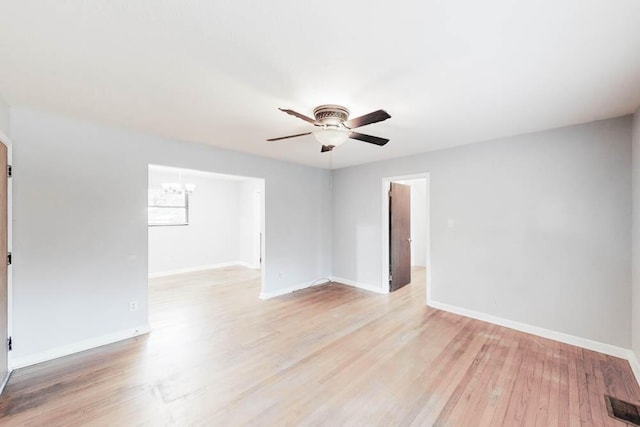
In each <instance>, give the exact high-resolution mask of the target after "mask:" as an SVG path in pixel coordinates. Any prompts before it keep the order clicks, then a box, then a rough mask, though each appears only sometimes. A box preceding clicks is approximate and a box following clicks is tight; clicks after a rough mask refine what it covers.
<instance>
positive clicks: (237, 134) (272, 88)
mask: <svg viewBox="0 0 640 427" xmlns="http://www.w3.org/2000/svg"><path fill="white" fill-rule="evenodd" d="M0 94H2V95H3V96H4V97H5V98H6V100H7V101H8V102H9V103H10V104H13V105H21V106H29V107H33V108H37V109H41V110H45V111H51V112H55V113H60V114H64V115H71V116H75V117H80V118H85V119H90V120H95V121H100V122H106V123H111V124H116V125H119V126H125V127H130V128H135V129H139V130H143V131H145V132H150V133H154V134H158V135H162V136H166V137H171V138H177V139H181V140H188V141H195V142H202V143H206V144H211V145H215V146H218V147H224V148H228V149H232V150H239V151H245V152H250V153H254V154H258V155H263V156H269V157H275V158H279V159H284V160H289V161H294V162H298V163H303V164H308V165H314V166H320V167H342V166H347V165H354V164H358V163H365V162H370V161H375V160H381V159H385V158H390V157H397V156H403V155H408V154H413V153H418V152H423V151H427V150H433V149H439V148H444V147H449V146H454V145H459V144H465V143H470V142H476V141H482V140H487V139H491V138H496V137H502V136H508V135H513V134H519V133H524V132H530V131H535V130H541V129H547V128H552V127H558V126H563V125H569V124H575V123H582V122H588V121H591V120H596V119H602V118H607V117H614V116H620V115H624V114H627V113H631V112H632V111H633V110H634V109H635V108H636V107H637V106H638V104H640V0H538V1H528V2H525V1H517V2H516V1H513V0H485V1H477V0H446V1H444V0H438V1H436V0H425V1H415V0H413V1H409V0H396V1H389V2H372V1H334V0H326V1H323V2H308V1H303V0H302V1H301V0H270V1H264V2H258V1H253V2H239V1H230V0H227V1H222V0H218V1H212V0H200V1H193V0H192V1H180V0H135V1H131V0H92V1H85V0H75V1H72V0H48V1H43V0H20V1H18V0H14V1H10V0H0ZM323 103H338V104H343V105H345V106H347V107H348V108H349V109H351V112H352V117H354V116H358V115H361V114H365V113H368V112H370V111H372V110H376V109H378V108H384V109H385V110H387V111H388V112H389V113H390V114H391V116H392V118H391V119H389V120H387V121H386V122H383V123H378V124H373V125H370V126H367V127H364V128H361V131H362V132H363V133H369V134H372V135H376V136H382V137H387V138H390V139H391V142H390V143H389V144H388V145H387V146H385V147H377V146H373V145H370V144H366V143H363V142H359V141H349V142H348V143H347V144H345V145H343V146H341V147H339V148H337V149H336V150H334V151H333V152H331V153H324V154H321V153H320V147H319V145H318V143H316V142H315V141H314V140H313V138H312V137H311V136H306V137H302V138H298V139H292V140H288V141H283V142H279V143H269V142H266V141H265V139H266V138H270V137H277V136H284V135H288V134H293V133H300V132H304V131H306V130H308V129H309V125H307V124H306V123H305V122H303V121H301V120H299V119H296V118H294V117H291V116H288V115H286V114H284V113H282V112H280V111H278V110H277V108H278V107H285V108H293V109H295V110H297V111H299V112H301V113H304V114H307V115H311V114H312V109H313V108H314V107H315V106H317V105H319V104H323Z"/></svg>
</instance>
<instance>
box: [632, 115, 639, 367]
mask: <svg viewBox="0 0 640 427" xmlns="http://www.w3.org/2000/svg"><path fill="white" fill-rule="evenodd" d="M639 260H640V107H638V110H637V111H636V114H635V115H634V116H633V262H632V269H633V270H632V271H633V297H632V299H631V302H632V308H631V313H632V314H631V321H632V323H631V334H632V337H631V340H632V348H633V351H634V353H635V354H636V357H638V358H640V261H639Z"/></svg>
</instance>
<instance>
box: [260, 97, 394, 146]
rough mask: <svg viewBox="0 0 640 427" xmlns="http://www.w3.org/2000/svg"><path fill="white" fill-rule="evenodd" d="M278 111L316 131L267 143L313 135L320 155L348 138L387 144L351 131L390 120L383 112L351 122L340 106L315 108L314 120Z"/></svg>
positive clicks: (289, 111)
mask: <svg viewBox="0 0 640 427" xmlns="http://www.w3.org/2000/svg"><path fill="white" fill-rule="evenodd" d="M280 111H283V112H285V113H287V114H289V115H292V116H295V117H297V118H299V119H302V120H304V121H305V122H308V123H311V124H312V125H314V126H315V127H316V128H317V129H316V130H314V131H313V132H305V133H299V134H296V135H289V136H283V137H280V138H271V139H267V141H279V140H282V139H288V138H296V137H298V136H304V135H310V134H313V136H314V137H315V138H316V140H317V141H318V142H319V143H320V144H322V148H321V149H320V152H321V153H326V152H328V151H331V150H333V149H334V148H335V147H338V146H340V145H342V144H344V142H345V141H346V140H347V139H349V138H351V139H356V140H359V141H364V142H368V143H371V144H375V145H380V146H382V145H385V144H386V143H387V142H389V140H388V139H385V138H379V137H377V136H371V135H365V134H362V133H359V132H353V131H352V130H351V129H355V128H358V127H361V126H366V125H368V124H371V123H377V122H381V121H383V120H386V119H389V118H391V116H390V115H389V114H388V113H387V112H386V111H384V110H377V111H374V112H372V113H369V114H365V115H364V116H360V117H356V118H355V119H351V120H348V119H349V110H348V109H347V108H345V107H343V106H341V105H333V104H328V105H320V106H319V107H316V108H315V109H314V110H313V116H314V117H315V119H312V118H310V117H307V116H305V115H304V114H300V113H298V112H296V111H293V110H287V109H283V108H280Z"/></svg>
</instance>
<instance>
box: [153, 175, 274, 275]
mask: <svg viewBox="0 0 640 427" xmlns="http://www.w3.org/2000/svg"><path fill="white" fill-rule="evenodd" d="M181 175H182V182H183V183H192V184H195V186H196V191H194V193H193V194H191V195H190V196H189V225H186V226H151V227H149V274H151V275H161V274H166V273H171V272H180V271H184V270H196V269H204V268H212V267H215V266H219V265H220V264H229V263H246V264H249V263H250V261H245V260H244V259H241V252H240V248H241V247H242V248H243V250H244V248H245V246H249V247H250V249H249V250H251V249H252V248H251V245H252V244H253V240H252V234H251V229H249V230H247V231H245V230H244V229H245V228H247V227H253V223H252V222H251V219H252V217H253V206H252V205H251V204H245V202H244V201H245V200H246V199H250V197H251V196H252V194H251V193H250V190H249V188H248V184H247V183H245V182H244V181H241V180H238V179H229V178H221V177H214V176H212V175H209V176H207V175H206V174H203V173H198V172H193V171H188V170H183V171H182V172H181ZM252 181H256V182H255V183H254V182H252V183H251V185H252V186H260V184H261V183H260V181H259V180H252ZM167 182H178V171H169V170H167V169H166V168H165V169H163V168H153V167H151V168H149V188H157V189H159V188H161V184H162V183H167ZM245 259H246V257H245Z"/></svg>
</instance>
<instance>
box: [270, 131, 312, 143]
mask: <svg viewBox="0 0 640 427" xmlns="http://www.w3.org/2000/svg"><path fill="white" fill-rule="evenodd" d="M304 135H311V132H305V133H298V134H296V135H289V136H281V137H280V138H271V139H267V141H280V140H281V139H288V138H296V137H298V136H304Z"/></svg>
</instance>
